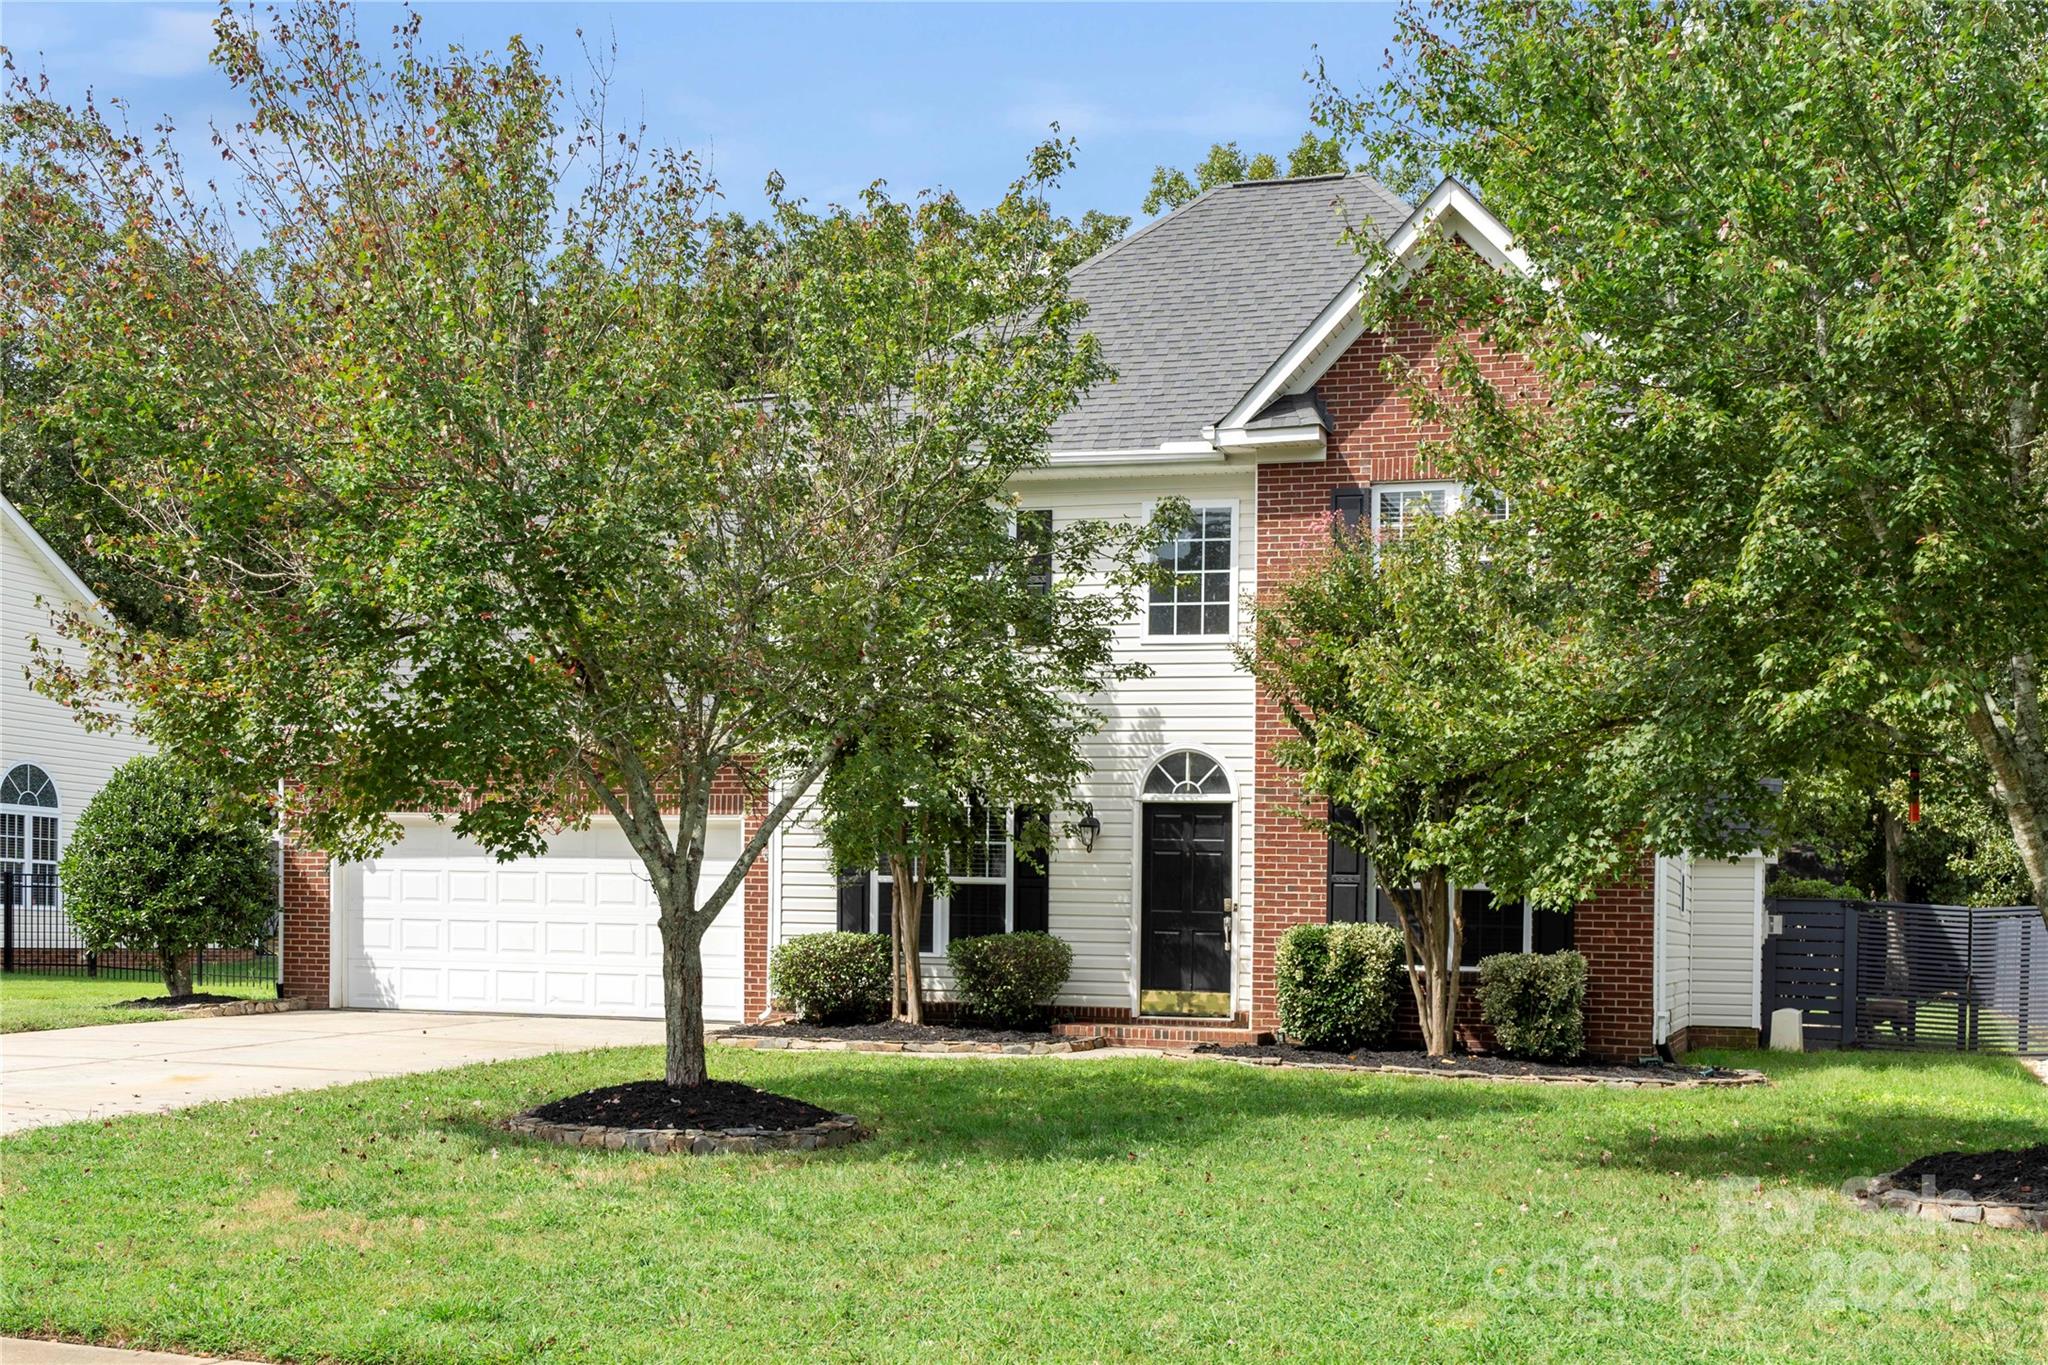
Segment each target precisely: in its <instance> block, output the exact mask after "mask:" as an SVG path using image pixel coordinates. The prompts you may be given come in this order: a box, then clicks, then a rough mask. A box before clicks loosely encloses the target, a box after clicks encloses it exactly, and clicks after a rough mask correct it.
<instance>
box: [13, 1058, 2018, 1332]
mask: <svg viewBox="0 0 2048 1365" xmlns="http://www.w3.org/2000/svg"><path fill="white" fill-rule="evenodd" d="M1723 1060H1735V1061H1739V1062H1742V1063H1754V1064H1758V1065H1763V1066H1766V1067H1768V1068H1770V1069H1771V1071H1772V1072H1773V1073H1774V1074H1775V1075H1776V1077H1777V1078H1778V1081H1779V1084H1777V1085H1776V1086H1774V1087H1772V1088H1769V1089H1746V1090H1725V1091H1691V1092H1680V1093H1658V1092H1632V1091H1622V1090H1608V1089H1576V1088H1561V1087H1560V1088H1551V1087H1536V1086H1525V1085H1497V1084H1479V1083H1461V1084H1452V1083H1445V1082H1436V1081H1429V1080H1404V1079H1396V1078H1382V1077H1347V1076H1342V1075H1332V1074H1328V1073H1316V1072H1277V1071H1266V1070H1256V1069H1252V1068H1248V1067H1238V1066H1229V1065H1223V1064H1216V1063H1192V1062H1173V1061H1165V1060H1149V1059H1147V1060H1107V1061H1091V1060H1085V1059H1082V1060H1073V1061H1062V1060H1057V1059H1019V1060H1001V1061H989V1060H976V1059H968V1058H961V1059H941V1060H929V1059H914V1058H906V1057H893V1056H859V1055H832V1054H819V1053H810V1054H794V1055H793V1054H788V1053H774V1052H734V1051H722V1050H716V1049H714V1052H713V1057H712V1066H713V1069H714V1071H715V1072H716V1073H717V1074H719V1075H721V1076H727V1077H737V1078H742V1079H745V1080H749V1081H753V1082H756V1083H759V1084H762V1085H766V1086H770V1087H773V1088H775V1089H778V1090H781V1091H784V1092H786V1093H789V1094H793V1095H800V1096H802V1097H804V1098H806V1099H809V1100H812V1101H815V1102H817V1103H820V1104H824V1105H827V1106H830V1107H832V1108H835V1109H843V1110H848V1111H851V1112H854V1113H856V1114H859V1115H862V1116H863V1117H865V1118H866V1119H868V1120H869V1121H870V1122H872V1123H873V1124H874V1126H875V1128H876V1130H877V1136H876V1138H875V1140H873V1141H871V1142H868V1143H864V1144H861V1145H859V1146H856V1147H853V1148H849V1149H846V1150H844V1151H840V1152H831V1153H818V1154H810V1155H803V1156H776V1157H765V1156H764V1157H721V1158H684V1157H650V1156H643V1155H638V1154H630V1153H599V1152H585V1151H569V1150H564V1149H560V1148H556V1147H551V1146H546V1145H542V1144H535V1143H529V1142H523V1141H515V1140H512V1139H509V1138H508V1137H506V1136H505V1135H504V1134H502V1133H499V1132H497V1131H496V1130H494V1129H492V1128H490V1127H488V1126H486V1123H485V1120H486V1119H488V1118H490V1117H492V1116H495V1115H501V1114H506V1113H510V1112H512V1111H514V1110H517V1109H520V1108H522V1107H525V1106H527V1105H530V1104H533V1103H536V1102H538V1101H541V1100H544V1099H547V1098H551V1097H554V1096H559V1095H563V1094H568V1093H571V1092H574V1091H577V1090H581V1089H585V1088H588V1087H590V1086H594V1085H600V1084H606V1083H609V1082H612V1081H616V1080H619V1079H623V1078H627V1077H634V1076H644V1075H649V1074H656V1072H657V1069H658V1061H659V1059H658V1057H657V1056H656V1054H655V1053H653V1052H652V1051H648V1050H614V1051H606V1052H594V1053H580V1054H570V1055H561V1056H553V1057H546V1058H540V1059H536V1060H531V1061H519V1062H507V1063H500V1064H497V1065H491V1066H480V1067H470V1068H465V1069H463V1070H459V1071H447V1072H440V1073H435V1074H428V1075H421V1076H412V1077H406V1078H403V1079H397V1080H390V1081H378V1082H373V1083H369V1084H365V1085H357V1086H351V1087H347V1088H344V1089H338V1090H329V1091H323V1092H317V1093H309V1094H298V1095H289V1096H284V1097H280V1098H276V1099H266V1100H251V1101H244V1102H240V1103H235V1104H226V1105H218V1106H213V1107H210V1108H205V1109H197V1110H189V1111H185V1112H183V1113H181V1114H175V1115H170V1116H165V1117H151V1118H137V1119H127V1120H123V1121H120V1122H115V1123H109V1124H104V1125H97V1124H96V1125H76V1126H72V1127H67V1128H57V1129H48V1130H43V1131H40V1132H32V1133H27V1134H24V1135H21V1136H18V1137H15V1138H10V1139H8V1140H6V1141H5V1142H4V1143H0V1160H4V1179H5V1197H4V1203H0V1331H6V1332H16V1333H21V1332H27V1333H55V1334H60V1335H64V1336H72V1337H82V1338H87V1339H92V1340H102V1341H105V1340H122V1341H127V1342H130V1343H133V1344H141V1345H152V1346H165V1347H176V1348H180V1349H185V1350H205V1351H214V1352H221V1353H226V1354H248V1355H267V1356H275V1357H281V1358H291V1359H304V1360H314V1359H333V1360H348V1361H356V1360H374V1361H442V1360H525V1359H551V1360H554V1359H559V1360H592V1361H610V1360H645V1361H654V1360H682V1359H725V1358H735V1357H753V1358H766V1357H781V1356H791V1357H798V1358H816V1357H826V1358H844V1359H891V1360H900V1359H946V1360H951V1359H963V1358H964V1359H988V1358H997V1357H1025V1356H1029V1357H1048V1356H1052V1357H1063V1358H1112V1359H1132V1360H1144V1361H1151V1362H1156V1361H1166V1360H1176V1359H1183V1358H1188V1357H1194V1356H1201V1357H1207V1356H1218V1355H1224V1356H1245V1357H1250V1358H1257V1359H1271V1358H1274V1357H1278V1356H1293V1357H1295V1358H1302V1359H1325V1358H1330V1357H1371V1358H1413V1359H1428V1360H1441V1359H1445V1358H1481V1357H1483V1358H1487V1359H1520V1358H1532V1357H1533V1358H1555V1359H1574V1358H1580V1357H1585V1356H1604V1357H1609V1358H1618V1357H1626V1358H1633V1359H1646V1358H1666V1359H1670V1358H1681V1357H1683V1358H1723V1359H1773V1360H1777V1359H1816V1358H1825V1359H1834V1360H1850V1359H1866V1358H1867V1359H1906V1358H1911V1359H1915V1360H1925V1359H1937V1358H1948V1359H1954V1360H1970V1361H1989V1360H1998V1359H2011V1360H2022V1359H2027V1360H2037V1359H2039V1358H2040V1357H2041V1352H2042V1350H2043V1348H2044V1345H2048V1343H2044V1338H2043V1318H2042V1303H2043V1301H2044V1295H2048V1247H2044V1242H2043V1239H2041V1238H2039V1237H2034V1236H2028V1235H2023V1234H2018V1233H2001V1232H1993V1231H1990V1230H1986V1229H1980V1228H1963V1227H1953V1226H1950V1225H1946V1224H1944V1225H1940V1226H1936V1225H1933V1224H1927V1223H1920V1222H1908V1221H1905V1220H1901V1219H1897V1218H1892V1217H1875V1216H1871V1215H1866V1214H1859V1213H1856V1212H1854V1211H1852V1210H1851V1209H1850V1208H1849V1207H1848V1206H1847V1204H1846V1203H1845V1202H1844V1201H1842V1200H1841V1199H1839V1198H1838V1197H1837V1195H1836V1189H1837V1187H1838V1186H1839V1185H1840V1184H1841V1182H1842V1181H1843V1180H1845V1179H1846V1178H1848V1177H1851V1176H1856V1175H1869V1174H1875V1173H1876V1172H1879V1171H1882V1170H1887V1169H1890V1168H1893V1167H1896V1166H1897V1165H1899V1164H1900V1163H1902V1162H1903V1161H1905V1160H1907V1159H1909V1158H1911V1157H1914V1156H1918V1155H1921V1154H1922V1153H1925V1152H1931V1151H1938V1150H1943V1149H1947V1148H1953V1147H1967V1148H1985V1147H1997V1146H2009V1145H2013V1144H2017V1143H2026V1142H2039V1141H2043V1140H2044V1139H2048V1090H2044V1089H2043V1088H2042V1087H2041V1086H2040V1085H2038V1084H2037V1083H2035V1082H2034V1081H2032V1080H2031V1079H2030V1078H2029V1077H2027V1076H2026V1075H2025V1074H2024V1073H2023V1072H2022V1070H2021V1069H2020V1068H2019V1067H2018V1066H2017V1065H2016V1064H2014V1063H2012V1062H2011V1061H2000V1060H1993V1059H1978V1060H1966V1059H1956V1058H1948V1057H1938V1058H1926V1057H1902V1056H1855V1057H1844V1056H1832V1057H1831V1056H1812V1057H1791V1058H1785V1057H1762V1056H1756V1057H1752V1056H1747V1055H1745V1056H1741V1057H1737V1058H1723Z"/></svg>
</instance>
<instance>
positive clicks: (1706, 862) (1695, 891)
mask: <svg viewBox="0 0 2048 1365" xmlns="http://www.w3.org/2000/svg"><path fill="white" fill-rule="evenodd" d="M1761 868H1762V859H1760V858H1756V857H1748V858H1737V859H1734V860H1732V861H1728V860H1722V859H1708V858H1696V859H1693V860H1692V865H1691V875H1690V877H1689V879H1688V880H1689V883H1690V884H1689V887H1688V892H1689V894H1688V896H1687V909H1688V910H1689V911H1690V920H1691V923H1690V934H1689V940H1688V944H1687V947H1688V949H1689V953H1688V955H1687V956H1688V970H1689V977H1690V979H1689V982H1688V988H1689V996H1690V1009H1689V1022H1690V1023H1691V1024H1692V1025H1693V1026H1694V1027H1716V1028H1754V1027H1756V1026H1757V1022H1758V1020H1757V1011H1758V1000H1759V996H1758V989H1759V985H1758V979H1757V978H1758V975H1759V973H1760V972H1761V971H1762V966H1763V941H1762V939H1761V937H1760V936H1759V935H1758V933H1757V917H1758V912H1759V907H1760V903H1761V901H1760V897H1761V895H1762V875H1761Z"/></svg>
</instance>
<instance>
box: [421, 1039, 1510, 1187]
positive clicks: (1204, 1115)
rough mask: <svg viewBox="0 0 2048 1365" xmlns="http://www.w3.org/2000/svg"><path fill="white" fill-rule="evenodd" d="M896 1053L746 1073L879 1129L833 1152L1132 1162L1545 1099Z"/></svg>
mask: <svg viewBox="0 0 2048 1365" xmlns="http://www.w3.org/2000/svg"><path fill="white" fill-rule="evenodd" d="M892 1062H893V1064H892V1063H882V1064H876V1063H873V1062H868V1063H866V1064H860V1063H855V1062H851V1061H848V1060H846V1059H843V1058H831V1059H826V1058H824V1057H822V1056H821V1055H819V1054H811V1055H810V1056H809V1057H807V1058H805V1059H804V1060H803V1061H802V1062H800V1063H796V1064H793V1065H792V1064H789V1063H786V1062H784V1063H779V1064H778V1063H771V1064H769V1065H768V1066H766V1067H762V1068H759V1069H754V1068H750V1069H749V1074H747V1075H746V1077H745V1079H746V1080H747V1081H748V1082H749V1083H750V1084H754V1085H759V1086H761V1087H762V1088H763V1089H766V1090H773V1091H776V1092H777V1093H780V1094H787V1095H793V1096H796V1097H798V1098H801V1099H805V1100H809V1101H810V1102H811V1103H813V1104H818V1105H822V1106H824V1107H826V1108H828V1109H832V1110H835V1111H838V1112H842V1113H849V1114H852V1115H854V1116H855V1117H857V1118H859V1119H860V1120H862V1121H863V1122H864V1123H866V1124H867V1125H868V1126H869V1127H870V1128H872V1129H873V1130H874V1133H875V1136H874V1139H873V1140H871V1141H869V1142H864V1143H860V1144H858V1145H856V1146H853V1147H848V1148H843V1149H840V1150H839V1151H838V1152H836V1153H834V1154H833V1155H832V1159H834V1160H844V1161H863V1160H873V1159H877V1158H884V1157H888V1156H892V1155H897V1156H900V1155H901V1154H904V1153H914V1154H917V1155H920V1156H930V1157H932V1158H933V1159H937V1160H957V1159H959V1158H961V1157H965V1156H981V1157H986V1158H992V1159H997V1160H1023V1161H1047V1160H1058V1161H1128V1160H1131V1159H1132V1157H1133V1154H1134V1153H1140V1152H1158V1151H1160V1150H1161V1149H1175V1148H1197V1147H1213V1145H1214V1144H1216V1143H1219V1142H1238V1143H1243V1142H1246V1141H1253V1140H1257V1139H1259V1138H1271V1137H1272V1136H1273V1134H1274V1129H1273V1127H1272V1122H1273V1121H1274V1120H1281V1119H1304V1118H1306V1119H1315V1120H1322V1121H1325V1122H1331V1123H1336V1124H1357V1125H1361V1126H1369V1127H1370V1128H1371V1129H1372V1133H1373V1135H1377V1134H1378V1133H1379V1131H1380V1130H1381V1129H1382V1128H1384V1127H1385V1126H1387V1125H1389V1124H1411V1123H1420V1122H1445V1121H1451V1122H1457V1121H1462V1120H1468V1119H1477V1120H1481V1121H1485V1120H1489V1119H1499V1120H1500V1121H1502V1122H1507V1121H1510V1120H1511V1119H1513V1118H1514V1117H1515V1116H1518V1115H1523V1114H1527V1113H1529V1112H1531V1111H1533V1110H1536V1109H1539V1108H1541V1107H1543V1106H1544V1105H1545V1104H1546V1102H1547V1097H1544V1096H1540V1095H1537V1094H1532V1093H1531V1092H1530V1091H1529V1090H1528V1089H1527V1088H1524V1087H1519V1086H1513V1087H1511V1086H1483V1085H1477V1084H1460V1085H1449V1084H1444V1083H1441V1082H1435V1081H1427V1080H1419V1081H1398V1080H1394V1081H1389V1080H1385V1079H1378V1078H1376V1079H1375V1080H1373V1081H1363V1080H1360V1079H1355V1078H1349V1077H1341V1078H1340V1077H1333V1076H1329V1075H1324V1074H1316V1075H1304V1074H1281V1073H1274V1072H1269V1071H1259V1070H1253V1069H1251V1068H1248V1067H1239V1066H1232V1065H1228V1064H1225V1063H1213V1062H1157V1061H1146V1060H1139V1061H1132V1062H1121V1061H1075V1062H1066V1061H1054V1060H1050V1059H1039V1060H1034V1061H1022V1062H1008V1061H993V1060H991V1061H978V1060H968V1059H964V1058H963V1059H959V1060H957V1061H939V1060H932V1061H925V1060H917V1061H909V1062H905V1061H903V1060H901V1059H892ZM445 1122H446V1124H447V1126H448V1129H449V1131H451V1132H460V1133H462V1134H464V1135H465V1136H467V1137H469V1138H471V1139H472V1140H474V1141H476V1142H478V1143H482V1144H487V1145H497V1146H501V1145H503V1144H504V1143H506V1142H507V1141H510V1140H513V1139H508V1137H507V1135H506V1134H505V1133H504V1132H502V1131H500V1130H498V1129H495V1128H492V1127H490V1126H489V1125H488V1124H486V1123H483V1122H479V1121H475V1120H471V1119H468V1118H467V1117H461V1116H450V1117H449V1118H448V1119H447V1120H445ZM1287 1140H1288V1141H1296V1140H1298V1136H1297V1135H1294V1134H1290V1135H1289V1137H1288V1138H1287ZM628 1155H630V1154H628Z"/></svg>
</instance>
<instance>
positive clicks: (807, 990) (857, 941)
mask: <svg viewBox="0 0 2048 1365" xmlns="http://www.w3.org/2000/svg"><path fill="white" fill-rule="evenodd" d="M768 985H769V989H770V990H771V991H772V992H773V993H774V995H775V998H776V999H777V1000H778V1001H780V1002H781V1003H782V1004H783V1005H785V1006H787V1007H788V1008H789V1009H792V1010H794V1011H796V1014H797V1017H798V1018H800V1019H802V1020H803V1021H804V1022H805V1023H806V1024H872V1023H874V1022H875V1021H876V1020H878V1019H880V1018H881V1017H882V1016H883V1015H885V1014H887V1013H888V1012H889V936H888V935H887V934H842V933H832V934H800V935H798V936H797V937H795V938H793V939H790V940H789V941H787V942H786V943H784V944H782V946H781V947H779V948H777V949H776V950H775V952H774V953H773V954H772V955H771V956H770V957H769V959H768Z"/></svg>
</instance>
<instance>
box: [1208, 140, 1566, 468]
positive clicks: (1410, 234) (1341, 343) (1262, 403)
mask: <svg viewBox="0 0 2048 1365" xmlns="http://www.w3.org/2000/svg"><path fill="white" fill-rule="evenodd" d="M1438 227H1442V228H1444V229H1445V230H1447V231H1449V232H1451V233H1454V234H1456V235H1457V236H1458V237H1459V239H1460V240H1462V241H1463V242H1464V243H1465V244H1466V245H1467V246H1470V247H1471V248H1472V249H1473V250H1475V251H1477V252H1478V253H1479V255H1480V257H1481V258H1482V259H1484V260H1485V261H1486V262H1487V263H1488V264H1490V265H1492V266H1493V267H1494V268H1495V269H1496V270H1501V271H1504V272H1505V271H1509V270H1513V271H1518V272H1520V273H1522V274H1525V275H1526V274H1530V273H1532V272H1533V270H1534V267H1533V266H1532V265H1531V264H1530V261H1529V258H1528V256H1527V255H1525V254H1524V253H1523V252H1522V251H1521V250H1520V249H1519V248H1517V247H1516V246H1515V244H1514V239H1513V238H1512V237H1511V236H1510V235H1509V234H1508V230H1507V225H1506V224H1504V223H1502V222H1501V221H1500V219H1498V218H1496V217H1494V216H1493V214H1491V213H1489V212H1488V211H1487V209H1486V207H1485V206H1484V205H1483V204H1481V203H1480V202H1479V200H1478V198H1477V197H1476V196H1475V195H1474V194H1473V193H1472V192H1471V191H1470V190H1468V189H1466V188H1465V187H1464V186H1463V185H1461V184H1459V183H1458V182H1457V181H1455V180H1451V179H1445V180H1444V181H1443V182H1442V183H1441V184H1439V185H1438V186H1437V187H1436V188H1435V189H1433V190H1431V191H1430V192H1429V195H1428V197H1427V198H1425V199H1424V200H1423V201H1422V203H1421V204H1420V205H1418V206H1417V207H1416V210H1415V212H1413V213H1411V214H1409V215H1408V218H1407V221H1405V222H1403V223H1402V224H1401V226H1399V227H1397V228H1395V229H1394V232H1393V235H1392V236H1390V237H1388V238H1387V260H1388V261H1389V262H1393V263H1396V264H1398V265H1400V266H1401V267H1402V268H1403V269H1404V270H1406V271H1408V272H1413V271H1414V270H1416V269H1418V268H1420V266H1421V265H1422V264H1423V263H1424V262H1425V261H1426V260H1427V253H1426V250H1424V239H1425V238H1426V237H1427V236H1428V234H1429V233H1430V232H1431V231H1433V230H1434V229H1436V228H1438ZM1381 268H1382V266H1380V265H1374V266H1371V267H1368V268H1366V269H1363V270H1361V271H1359V272H1358V274H1357V275H1356V276H1355V277H1354V278H1353V279H1352V281H1351V283H1349V284H1347V285H1346V286H1345V287H1344V288H1343V289H1342V290H1340V291H1339V292H1338V294H1337V297H1336V298H1334V299H1332V300H1331V301H1330V302H1329V304H1328V305H1327V306H1326V307H1324V309H1323V311H1322V312H1321V313H1319V314H1317V316H1316V320H1315V321H1314V322H1312V323H1310V324H1309V326H1308V329H1307V330H1306V331H1304V332H1303V333H1302V334H1301V335H1300V336H1298V337H1296V338H1295V339H1294V342H1293V343H1292V344H1291V345H1289V346H1288V348H1287V349H1286V350H1285V351H1282V352H1281V353H1280V358H1279V359H1277V360H1275V361H1274V362H1273V364H1272V365H1271V366H1270V367H1268V368H1267V370H1266V372H1265V374H1263V375H1261V376H1260V377H1259V381H1258V382H1257V383H1256V384H1254V385H1252V387H1251V389H1250V391H1249V392H1247V393H1246V394H1245V396H1244V397H1243V398H1241V399H1239V400H1238V403H1237V406H1236V407H1234V408H1232V409H1231V410H1230V415H1229V416H1227V417H1225V418H1224V419H1223V420H1222V421H1221V422H1219V423H1217V426H1218V428H1219V429H1220V430H1223V431H1229V430H1231V429H1232V428H1237V429H1242V428H1243V427H1244V425H1245V423H1247V422H1249V421H1251V419H1252V418H1254V417H1256V416H1258V415H1259V413H1261V412H1263V411H1264V410H1265V409H1266V406H1267V405H1268V404H1270V403H1271V402H1272V401H1273V400H1274V399H1276V398H1279V397H1282V396H1283V395H1285V394H1289V393H1302V392H1305V391H1307V389H1308V388H1309V386H1310V385H1312V384H1314V383H1315V382H1316V381H1317V380H1318V379H1320V378H1322V377H1323V374H1324V372H1325V371H1327V370H1328V369H1329V368H1330V365H1331V364H1332V363H1334V362H1335V360H1336V358H1337V357H1338V356H1339V355H1342V354H1343V353H1344V349H1345V347H1347V346H1349V344H1350V343H1351V342H1352V341H1355V340H1357V339H1358V336H1359V335H1360V333H1362V332H1363V331H1364V326H1363V324H1362V323H1361V322H1360V321H1359V318H1358V307H1359V304H1360V303H1361V302H1362V301H1363V300H1364V298H1365V289H1366V284H1367V283H1368V281H1370V280H1371V279H1372V278H1373V276H1374V275H1376V274H1377V273H1378V271H1379V270H1380V269H1381Z"/></svg>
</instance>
